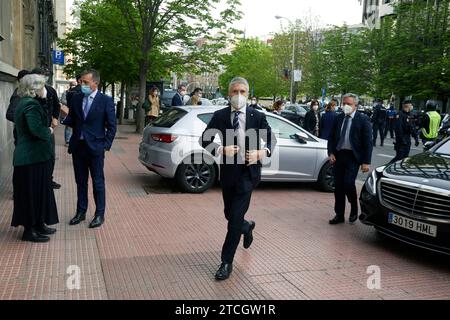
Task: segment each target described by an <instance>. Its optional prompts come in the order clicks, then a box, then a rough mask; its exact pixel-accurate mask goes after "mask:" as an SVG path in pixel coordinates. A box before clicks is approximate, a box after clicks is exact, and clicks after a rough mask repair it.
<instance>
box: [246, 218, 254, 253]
mask: <svg viewBox="0 0 450 320" xmlns="http://www.w3.org/2000/svg"><path fill="white" fill-rule="evenodd" d="M249 224H250V229H249V231H248V233H246V234H244V248H245V249H248V248H250V246H251V245H252V242H253V229H255V225H256V223H255V221H250V222H249Z"/></svg>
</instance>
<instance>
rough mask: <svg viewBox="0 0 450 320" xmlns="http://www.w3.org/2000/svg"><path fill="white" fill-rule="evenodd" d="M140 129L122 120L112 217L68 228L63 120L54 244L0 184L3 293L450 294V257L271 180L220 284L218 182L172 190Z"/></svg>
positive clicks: (321, 196)
mask: <svg viewBox="0 0 450 320" xmlns="http://www.w3.org/2000/svg"><path fill="white" fill-rule="evenodd" d="M132 130H133V128H132V127H130V126H122V127H120V132H119V134H118V138H117V140H116V141H115V143H114V147H113V150H112V151H111V152H110V153H108V154H107V160H106V164H105V171H106V181H107V212H106V224H105V225H104V226H103V227H102V228H100V229H98V230H90V229H88V223H89V221H86V222H85V223H82V224H81V225H79V226H75V227H69V226H68V221H69V220H70V218H71V217H72V216H73V214H74V212H75V205H76V188H75V181H74V175H73V169H72V164H71V158H70V156H69V155H68V154H67V151H66V148H65V147H64V146H63V141H62V136H63V132H62V131H63V130H62V128H58V130H57V131H56V133H57V136H58V146H57V157H58V160H57V166H56V171H55V180H56V181H58V182H59V183H61V184H62V188H61V189H60V190H56V197H57V201H58V208H59V215H60V221H61V223H60V224H59V225H58V233H57V234H56V235H55V236H54V237H53V238H52V240H51V241H50V242H49V243H48V244H31V243H25V242H22V241H20V237H21V233H22V230H21V229H14V228H11V227H10V226H9V225H10V221H11V214H12V201H11V194H12V191H11V189H12V188H11V185H10V181H11V180H10V178H9V179H6V180H5V179H3V180H1V181H0V299H450V268H449V266H450V259H449V258H447V257H443V256H440V255H436V254H432V253H428V252H424V251H422V250H419V249H415V248H411V247H409V246H406V245H403V244H399V243H397V242H395V241H392V240H386V239H383V238H381V237H379V236H378V235H377V234H376V232H375V231H374V230H373V229H372V228H369V227H366V226H364V225H362V224H360V223H358V224H356V225H355V226H350V225H349V224H345V225H338V226H329V225H328V219H329V218H330V217H332V212H333V208H332V206H333V195H332V194H326V193H321V192H319V191H316V189H315V188H314V187H313V186H312V185H307V184H306V185H299V184H263V185H262V186H261V188H260V189H258V190H257V191H256V192H255V193H254V196H253V200H252V206H251V208H250V211H249V213H248V218H253V219H255V220H256V222H257V227H256V229H255V232H254V236H255V241H254V243H253V245H252V247H251V248H250V249H249V250H245V249H243V248H242V246H241V247H240V248H239V249H238V251H237V254H236V260H235V269H234V272H233V275H232V277H231V278H230V279H229V280H227V281H225V282H216V281H215V280H214V272H215V271H216V269H217V266H218V264H219V262H220V261H219V259H220V249H221V245H222V241H223V239H224V236H225V231H226V221H225V219H224V217H223V211H222V199H221V194H220V189H219V188H217V187H216V188H214V189H213V190H212V191H209V192H207V193H205V194H202V195H190V194H181V193H178V192H173V190H172V189H173V188H172V186H171V184H170V183H169V182H167V181H166V180H163V179H161V178H159V177H158V176H156V175H155V174H153V173H149V172H147V171H146V169H145V168H143V167H142V166H141V165H140V163H139V162H138V161H137V156H138V144H139V142H140V136H139V135H136V134H133V133H132ZM90 190H92V189H90ZM145 190H147V192H146V191H145ZM90 201H91V202H90V203H92V204H93V199H92V196H91V195H90ZM93 213H94V208H93V206H91V207H90V208H89V213H88V214H89V215H90V216H92V215H93ZM72 265H74V266H79V267H80V268H81V278H80V279H81V287H80V289H79V290H69V289H68V287H67V283H66V282H67V279H68V277H69V276H70V275H69V274H68V273H67V269H68V267H69V266H72ZM371 265H377V266H379V267H380V270H381V289H380V290H369V289H368V288H367V279H368V277H369V276H370V275H369V274H367V268H368V266H371Z"/></svg>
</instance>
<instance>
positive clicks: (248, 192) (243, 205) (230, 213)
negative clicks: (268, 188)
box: [222, 165, 253, 263]
mask: <svg viewBox="0 0 450 320" xmlns="http://www.w3.org/2000/svg"><path fill="white" fill-rule="evenodd" d="M239 168H240V169H239V172H240V175H239V179H237V180H236V183H235V184H234V185H227V186H222V196H223V202H224V213H225V218H226V219H227V221H228V232H227V235H226V237H225V242H224V244H223V247H222V262H223V263H233V260H234V255H235V253H236V250H237V247H238V246H239V242H240V241H241V235H242V234H246V233H248V232H249V230H250V224H249V223H248V221H246V220H245V219H244V217H245V214H246V213H247V210H248V208H249V206H250V200H251V197H252V192H253V183H252V179H251V176H250V172H249V170H248V168H247V167H246V166H245V165H239Z"/></svg>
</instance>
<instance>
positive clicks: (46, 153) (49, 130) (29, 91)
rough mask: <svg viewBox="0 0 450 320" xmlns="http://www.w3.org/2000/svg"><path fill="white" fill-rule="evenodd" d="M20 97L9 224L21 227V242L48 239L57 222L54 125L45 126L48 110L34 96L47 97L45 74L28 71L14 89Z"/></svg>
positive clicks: (54, 230)
mask: <svg viewBox="0 0 450 320" xmlns="http://www.w3.org/2000/svg"><path fill="white" fill-rule="evenodd" d="M17 94H18V96H19V97H21V99H20V101H19V103H18V105H17V108H16V111H15V114H14V123H15V127H16V130H17V146H16V148H15V150H14V158H13V165H14V173H13V189H14V212H13V217H12V222H11V226H13V227H18V226H23V227H24V232H23V236H22V240H23V241H31V242H48V241H49V240H50V238H49V237H48V236H49V235H51V234H54V233H55V232H56V229H52V228H49V227H48V225H55V224H57V223H58V222H59V219H58V210H57V207H56V201H55V194H54V191H53V187H52V179H51V176H52V160H51V159H52V156H53V150H52V139H51V136H52V135H53V129H54V126H53V124H52V125H51V126H48V116H47V110H45V109H44V108H42V105H41V104H40V102H39V101H38V100H37V99H36V97H39V98H41V99H44V98H45V97H46V96H47V90H46V88H45V80H44V77H42V76H40V75H37V74H29V75H26V76H24V77H23V78H22V80H21V81H20V85H19V88H18V91H17Z"/></svg>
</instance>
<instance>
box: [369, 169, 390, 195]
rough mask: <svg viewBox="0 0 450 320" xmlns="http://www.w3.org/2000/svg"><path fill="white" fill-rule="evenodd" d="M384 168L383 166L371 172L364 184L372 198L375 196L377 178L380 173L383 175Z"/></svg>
mask: <svg viewBox="0 0 450 320" xmlns="http://www.w3.org/2000/svg"><path fill="white" fill-rule="evenodd" d="M384 168H386V167H385V166H383V167H378V168H376V169H375V170H373V171H372V173H371V174H370V176H369V177H368V178H367V180H366V183H365V185H366V189H367V191H368V192H369V193H370V194H371V195H373V196H374V195H376V194H377V181H378V177H379V175H380V174H381V173H383V171H384Z"/></svg>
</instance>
